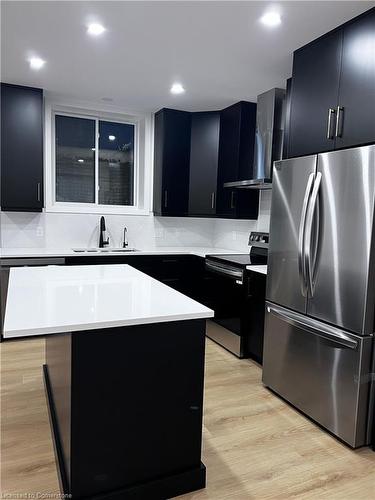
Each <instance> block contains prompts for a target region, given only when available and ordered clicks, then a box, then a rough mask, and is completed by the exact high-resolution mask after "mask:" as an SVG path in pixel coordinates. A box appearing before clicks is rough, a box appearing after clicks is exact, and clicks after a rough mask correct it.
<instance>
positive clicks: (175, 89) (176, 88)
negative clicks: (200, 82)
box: [171, 83, 185, 94]
mask: <svg viewBox="0 0 375 500" xmlns="http://www.w3.org/2000/svg"><path fill="white" fill-rule="evenodd" d="M184 92H185V89H184V87H183V86H182V85H181V83H174V84H173V85H172V87H171V93H172V94H183V93H184Z"/></svg>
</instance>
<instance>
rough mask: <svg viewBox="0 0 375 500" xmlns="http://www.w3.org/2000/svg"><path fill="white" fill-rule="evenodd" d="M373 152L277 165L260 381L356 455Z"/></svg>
mask: <svg viewBox="0 0 375 500" xmlns="http://www.w3.org/2000/svg"><path fill="white" fill-rule="evenodd" d="M374 212H375V146H365V147H361V148H354V149H350V150H346V151H336V152H332V153H324V154H319V155H314V156H308V157H304V158H297V159H291V160H284V161H280V162H276V163H275V166H274V173H273V191H272V213H271V226H270V247H269V258H268V276H267V305H266V319H265V333H264V363H263V382H264V384H265V385H267V386H268V387H270V388H271V389H272V390H274V391H275V392H276V393H278V394H279V395H281V396H282V397H283V398H285V399H286V400H287V401H289V402H290V403H292V404H293V405H294V406H295V407H297V408H298V409H299V410H301V411H302V412H304V413H305V414H307V415H308V416H309V417H310V418H312V419H314V420H315V421H316V422H318V423H319V424H320V425H321V426H323V427H325V428H326V429H328V430H329V431H330V432H331V433H333V434H335V435H336V436H338V437H339V438H340V439H341V440H343V441H345V442H346V443H348V444H349V445H350V446H352V447H358V446H361V445H365V444H368V443H369V442H370V439H371V438H370V427H371V419H372V416H371V410H370V408H371V407H372V405H371V394H372V391H371V377H372V373H373V372H374V369H373V367H371V362H372V361H371V360H372V358H373V357H374V354H373V350H374V337H373V332H374V305H375V246H374V245H375V231H374Z"/></svg>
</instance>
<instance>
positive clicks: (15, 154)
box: [1, 83, 43, 212]
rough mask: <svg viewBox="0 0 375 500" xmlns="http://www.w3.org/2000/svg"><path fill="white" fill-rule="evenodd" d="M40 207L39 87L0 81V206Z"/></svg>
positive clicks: (27, 209)
mask: <svg viewBox="0 0 375 500" xmlns="http://www.w3.org/2000/svg"><path fill="white" fill-rule="evenodd" d="M42 208H43V91H42V90H41V89H36V88H31V87H22V86H19V85H10V84H6V83H2V84H1V209H2V210H8V211H24V212H40V211H41V210H42Z"/></svg>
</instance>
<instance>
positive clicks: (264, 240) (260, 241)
mask: <svg viewBox="0 0 375 500" xmlns="http://www.w3.org/2000/svg"><path fill="white" fill-rule="evenodd" d="M268 241H269V233H258V232H256V231H252V232H251V233H250V236H249V245H251V246H254V247H261V248H268Z"/></svg>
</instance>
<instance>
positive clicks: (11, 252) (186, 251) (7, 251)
mask: <svg viewBox="0 0 375 500" xmlns="http://www.w3.org/2000/svg"><path fill="white" fill-rule="evenodd" d="M227 253H228V254H230V253H247V252H239V251H238V250H233V249H232V250H231V249H228V248H214V247H213V248H212V247H211V248H210V247H148V248H137V251H136V252H113V251H111V252H74V251H73V249H72V248H2V249H1V253H0V257H2V258H4V259H7V258H8V259H9V258H28V257H90V256H96V257H97V256H100V255H106V256H108V255H122V256H125V255H126V256H132V255H180V254H181V255H197V256H198V257H205V256H206V255H209V254H227Z"/></svg>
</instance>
